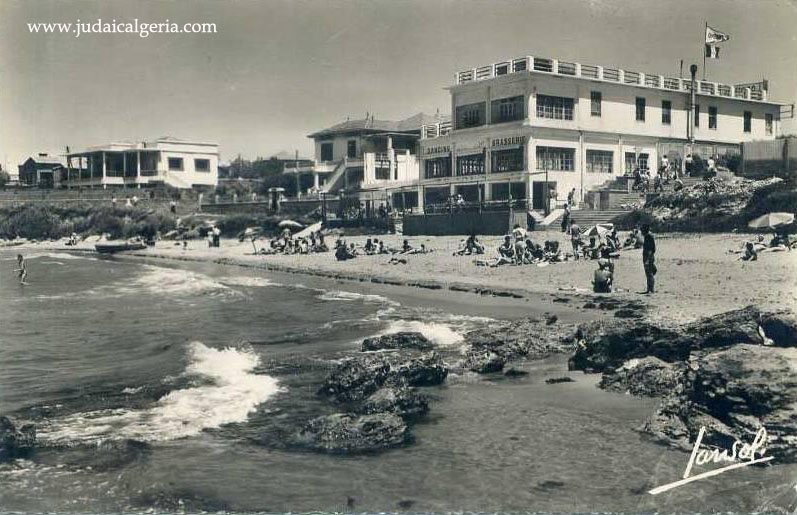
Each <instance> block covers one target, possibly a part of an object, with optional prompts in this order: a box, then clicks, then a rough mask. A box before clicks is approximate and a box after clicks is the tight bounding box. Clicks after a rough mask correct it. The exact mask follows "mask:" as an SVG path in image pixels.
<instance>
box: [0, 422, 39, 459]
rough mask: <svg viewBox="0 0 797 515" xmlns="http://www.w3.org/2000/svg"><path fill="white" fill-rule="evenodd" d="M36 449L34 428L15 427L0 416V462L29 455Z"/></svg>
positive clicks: (27, 425)
mask: <svg viewBox="0 0 797 515" xmlns="http://www.w3.org/2000/svg"><path fill="white" fill-rule="evenodd" d="M35 447H36V426H34V425H33V424H25V425H23V426H21V427H17V425H16V424H14V422H13V421H12V420H11V419H10V418H8V417H5V416H0V462H2V461H6V460H11V459H14V458H21V457H25V456H27V455H29V454H30V453H31V452H32V451H33V449H34V448H35Z"/></svg>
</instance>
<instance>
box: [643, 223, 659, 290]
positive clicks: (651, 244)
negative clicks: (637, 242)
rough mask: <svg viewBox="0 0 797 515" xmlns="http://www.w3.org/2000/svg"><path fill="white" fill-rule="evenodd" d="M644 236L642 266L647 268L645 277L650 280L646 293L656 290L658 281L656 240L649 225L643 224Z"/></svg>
mask: <svg viewBox="0 0 797 515" xmlns="http://www.w3.org/2000/svg"><path fill="white" fill-rule="evenodd" d="M642 236H643V238H644V242H643V243H642V266H643V267H644V268H645V278H646V279H647V282H648V289H647V291H646V292H645V293H646V294H651V293H653V292H654V289H655V288H654V287H655V282H656V272H657V271H658V270H657V269H656V240H655V239H653V235H652V234H650V227H649V226H648V225H643V226H642Z"/></svg>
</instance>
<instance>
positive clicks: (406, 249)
mask: <svg viewBox="0 0 797 515" xmlns="http://www.w3.org/2000/svg"><path fill="white" fill-rule="evenodd" d="M412 249H413V247H412V245H410V242H409V240H406V239H405V240H404V242H403V243H402V244H401V252H399V254H408V253H410V252H411V251H412Z"/></svg>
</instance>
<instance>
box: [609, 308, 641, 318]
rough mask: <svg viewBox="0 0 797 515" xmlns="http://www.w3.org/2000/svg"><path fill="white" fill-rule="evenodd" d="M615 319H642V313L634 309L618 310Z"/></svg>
mask: <svg viewBox="0 0 797 515" xmlns="http://www.w3.org/2000/svg"><path fill="white" fill-rule="evenodd" d="M614 316H615V318H642V313H641V312H640V311H636V310H633V309H618V310H617V311H615V312H614Z"/></svg>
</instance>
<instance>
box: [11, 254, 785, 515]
mask: <svg viewBox="0 0 797 515" xmlns="http://www.w3.org/2000/svg"><path fill="white" fill-rule="evenodd" d="M15 255H16V251H11V250H6V251H0V414H2V415H7V416H10V417H11V418H12V419H13V420H17V421H26V422H32V423H34V424H35V425H36V427H37V438H38V447H37V449H36V451H35V452H34V453H33V454H32V455H30V456H28V457H26V458H25V459H17V460H14V461H11V462H6V463H2V464H0V511H15V512H103V513H107V512H150V513H151V512H158V511H168V512H175V511H178V512H197V511H230V512H235V511H238V512H255V511H256V512H339V511H356V512H394V511H412V512H444V511H445V512H450V511H478V512H497V511H528V510H534V511H546V512H586V511H653V510H657V511H703V512H705V511H753V510H763V509H766V510H772V509H780V510H788V511H791V510H793V509H794V508H795V507H797V506H796V505H795V500H796V499H797V492H795V490H794V484H795V473H796V472H797V468H795V466H792V465H782V464H777V462H775V465H774V466H766V467H747V468H744V469H739V470H734V471H731V472H728V473H725V474H722V475H718V476H714V477H711V478H708V479H705V480H702V481H696V482H693V483H690V484H689V485H686V486H682V487H679V488H676V489H673V490H670V491H668V492H666V493H662V494H659V495H655V496H654V495H651V494H650V493H648V491H649V490H650V489H651V488H654V487H656V486H659V485H663V484H666V483H670V482H673V481H676V480H678V479H681V477H682V475H683V473H684V468H685V467H686V464H687V461H688V459H689V453H688V452H685V451H682V450H677V449H672V448H669V447H665V446H662V445H660V444H657V443H656V442H654V441H652V440H651V439H650V438H648V437H646V436H645V435H642V434H641V433H639V432H638V431H637V430H636V429H637V428H638V427H639V426H640V424H641V423H642V421H643V420H644V419H645V417H647V416H649V415H650V414H651V413H653V411H654V410H655V407H656V405H657V401H656V400H655V399H640V398H635V397H632V396H629V395H623V394H617V393H609V392H604V391H602V390H600V389H598V388H597V386H596V385H597V382H598V379H599V377H597V376H596V375H585V374H582V373H580V372H568V371H567V356H554V357H552V358H548V359H544V360H538V361H526V362H518V363H515V364H513V365H512V366H513V367H514V368H518V369H521V370H523V371H525V372H528V375H525V376H522V377H516V378H509V377H506V376H503V375H501V374H494V375H488V376H479V375H477V374H473V373H455V374H451V375H450V376H449V378H448V379H447V381H446V383H445V384H444V385H442V386H439V387H431V388H425V389H424V390H425V393H427V394H428V395H429V397H430V399H431V403H430V406H431V410H430V413H429V415H428V416H427V417H426V418H425V419H423V420H420V421H418V422H417V423H414V424H413V425H412V427H411V432H412V435H413V439H412V441H411V442H410V443H409V444H408V445H406V446H404V447H400V448H395V449H390V450H387V451H384V452H378V453H372V454H364V455H335V454H320V453H317V452H311V451H307V450H303V449H297V448H293V447H291V446H290V445H289V440H290V436H291V435H292V434H293V433H295V432H296V431H297V430H299V429H300V428H301V427H302V426H303V425H304V424H305V423H306V422H307V421H308V420H310V419H312V418H314V417H317V416H321V415H324V414H328V413H332V412H334V411H335V408H334V406H330V404H329V403H328V402H327V401H326V400H324V399H322V398H319V397H318V396H317V394H316V391H317V389H318V386H319V384H320V383H321V381H322V380H323V378H324V377H325V375H326V374H327V373H328V372H329V371H330V369H331V367H333V366H334V365H335V364H336V363H338V362H339V361H340V360H342V359H345V358H347V357H349V356H353V355H356V354H358V353H359V352H360V343H361V341H362V339H363V338H365V337H369V336H374V335H378V334H384V333H388V332H394V331H419V332H421V333H423V334H424V335H426V336H427V337H428V338H429V339H430V340H432V342H433V343H434V344H435V346H436V347H437V351H438V352H440V353H441V355H442V356H443V357H444V359H445V360H446V361H447V362H449V363H454V362H456V361H457V360H458V359H461V358H462V356H463V352H464V350H465V349H464V345H463V335H464V334H465V333H466V332H467V331H470V330H473V329H477V328H479V327H483V326H485V325H489V324H495V323H497V322H498V321H500V320H502V319H505V318H506V319H509V318H517V317H520V316H534V315H538V314H539V310H540V309H541V308H539V307H535V306H536V304H535V302H534V301H533V299H531V300H528V299H526V300H519V299H489V298H486V297H481V296H477V295H473V294H454V293H453V292H441V291H425V290H420V289H415V288H404V287H399V286H386V285H377V284H370V283H368V284H365V283H353V282H339V281H334V280H332V279H322V278H315V277H310V276H302V275H295V274H279V273H273V272H266V271H262V270H256V269H252V268H244V267H235V266H220V265H212V264H200V263H184V262H180V263H172V262H169V261H165V260H134V259H131V258H127V259H125V258H102V257H98V256H94V255H89V254H68V253H61V252H57V253H53V252H39V251H28V252H26V258H27V262H28V270H29V276H28V283H29V284H27V285H25V286H21V285H19V284H18V283H17V278H16V274H15V273H14V268H16V263H15ZM562 376H568V377H571V378H572V379H574V381H573V382H569V383H560V384H546V382H545V379H547V378H553V377H562ZM701 471H703V470H699V467H698V470H696V472H701Z"/></svg>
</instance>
